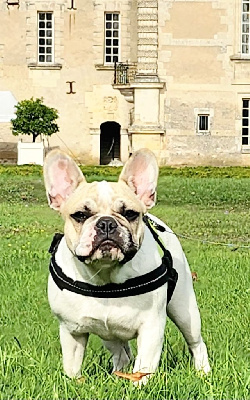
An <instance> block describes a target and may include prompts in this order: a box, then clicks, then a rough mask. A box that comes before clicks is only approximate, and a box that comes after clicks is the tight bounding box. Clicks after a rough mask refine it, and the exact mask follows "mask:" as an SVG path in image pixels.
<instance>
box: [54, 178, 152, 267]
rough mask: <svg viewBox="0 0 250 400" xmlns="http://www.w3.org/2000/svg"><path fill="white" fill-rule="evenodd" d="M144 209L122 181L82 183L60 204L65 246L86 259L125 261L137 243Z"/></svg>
mask: <svg viewBox="0 0 250 400" xmlns="http://www.w3.org/2000/svg"><path fill="white" fill-rule="evenodd" d="M145 211H146V208H145V206H144V204H143V203H142V202H141V201H140V200H139V199H138V198H137V197H136V195H135V194H134V193H133V192H132V191H131V190H128V187H127V186H126V184H124V182H120V183H108V182H106V181H102V182H93V183H90V184H89V183H86V182H84V183H81V184H80V185H79V186H78V188H77V189H76V190H75V191H74V193H73V194H72V195H71V196H70V198H69V199H68V200H67V201H66V202H65V205H64V206H63V207H62V216H63V218H64V219H65V230H64V231H65V237H66V241H67V244H68V247H69V248H70V250H71V251H72V253H73V254H74V255H76V257H77V258H78V259H79V260H81V261H84V262H85V263H89V262H91V261H95V260H99V259H109V260H112V261H118V262H121V263H124V262H126V261H128V260H130V259H131V258H132V257H133V256H134V255H135V253H136V252H137V251H138V249H139V247H140V244H141V242H142V239H143V223H142V215H143V213H145Z"/></svg>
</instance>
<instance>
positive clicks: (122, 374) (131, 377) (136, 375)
mask: <svg viewBox="0 0 250 400" xmlns="http://www.w3.org/2000/svg"><path fill="white" fill-rule="evenodd" d="M114 374H115V375H116V376H118V377H119V378H124V379H128V380H129V381H132V382H138V381H140V380H141V379H142V378H143V377H144V376H147V375H150V372H139V371H138V372H134V373H132V374H126V373H125V372H121V371H114Z"/></svg>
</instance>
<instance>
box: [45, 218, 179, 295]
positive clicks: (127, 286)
mask: <svg viewBox="0 0 250 400" xmlns="http://www.w3.org/2000/svg"><path fill="white" fill-rule="evenodd" d="M143 220H144V223H145V224H146V226H147V227H148V228H149V230H150V232H151V234H152V235H153V237H154V239H155V241H156V242H157V243H158V245H159V246H160V248H161V250H162V251H163V256H162V263H161V265H160V266H159V267H158V268H156V269H154V270H153V271H151V272H148V273H147V274H144V275H140V276H137V277H135V278H131V279H128V280H127V281H125V282H124V283H107V284H105V285H91V284H89V283H86V282H81V281H75V280H73V279H72V278H69V277H68V276H67V275H65V274H64V272H63V271H62V269H61V268H60V267H59V265H58V264H57V262H56V258H55V255H56V251H57V248H58V246H59V243H60V241H61V239H62V238H63V236H64V235H63V234H61V233H56V234H55V236H54V238H53V240H52V243H51V246H50V249H49V252H50V253H51V254H52V256H51V260H50V265H49V269H50V273H51V276H52V278H53V280H54V282H55V283H56V285H57V286H58V287H59V289H61V290H64V289H66V290H69V291H70V292H74V293H77V294H81V295H83V296H90V297H99V298H118V297H129V296H137V295H138V294H143V293H147V292H152V291H153V290H155V289H157V288H159V287H161V286H162V285H164V284H165V283H166V282H168V291H167V303H169V301H170V300H171V297H172V294H173V292H174V289H175V286H176V282H177V280H178V273H177V271H176V270H175V269H174V268H173V260H172V257H171V254H170V252H169V251H168V250H167V249H166V248H165V246H164V245H163V243H162V241H161V239H160V238H159V235H158V233H157V231H161V232H164V231H165V228H164V227H163V226H161V225H159V224H157V223H156V222H155V221H153V220H151V219H150V218H149V217H148V216H147V215H145V216H144V218H143Z"/></svg>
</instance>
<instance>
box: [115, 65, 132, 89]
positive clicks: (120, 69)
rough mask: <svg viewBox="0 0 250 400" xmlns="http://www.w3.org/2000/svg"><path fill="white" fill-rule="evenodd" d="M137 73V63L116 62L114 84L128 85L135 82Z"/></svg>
mask: <svg viewBox="0 0 250 400" xmlns="http://www.w3.org/2000/svg"><path fill="white" fill-rule="evenodd" d="M135 74H136V64H135V63H134V64H132V63H131V64H128V63H115V74H114V84H115V85H127V84H129V83H131V82H134V80H135Z"/></svg>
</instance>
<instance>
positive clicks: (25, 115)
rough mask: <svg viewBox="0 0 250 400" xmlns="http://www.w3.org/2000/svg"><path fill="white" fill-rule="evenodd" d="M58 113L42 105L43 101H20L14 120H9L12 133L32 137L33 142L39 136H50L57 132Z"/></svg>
mask: <svg viewBox="0 0 250 400" xmlns="http://www.w3.org/2000/svg"><path fill="white" fill-rule="evenodd" d="M57 118H58V112H57V110H55V109H54V108H50V107H48V106H46V105H45V104H43V99H42V98H41V99H36V100H34V99H33V97H32V98H31V99H30V100H22V101H20V102H19V103H18V104H17V105H16V118H13V119H12V120H11V123H12V133H13V135H15V136H18V135H32V137H33V142H35V140H36V138H37V137H38V136H39V135H45V136H51V135H52V134H53V133H56V132H58V131H59V128H58V125H57V123H56V122H55V120H56V119H57Z"/></svg>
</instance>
